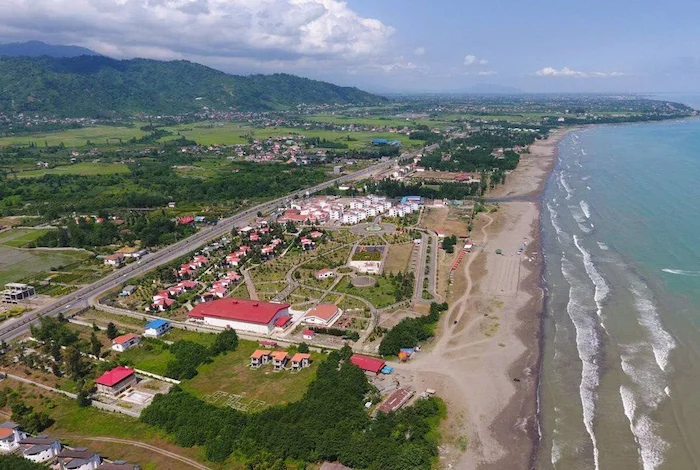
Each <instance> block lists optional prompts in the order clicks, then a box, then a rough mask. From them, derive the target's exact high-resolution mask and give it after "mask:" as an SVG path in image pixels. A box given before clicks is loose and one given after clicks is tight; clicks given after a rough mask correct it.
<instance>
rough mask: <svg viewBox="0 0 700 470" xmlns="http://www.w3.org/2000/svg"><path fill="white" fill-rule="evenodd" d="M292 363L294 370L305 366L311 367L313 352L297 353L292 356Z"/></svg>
mask: <svg viewBox="0 0 700 470" xmlns="http://www.w3.org/2000/svg"><path fill="white" fill-rule="evenodd" d="M291 363H292V370H293V371H300V370H301V369H303V368H305V367H309V366H310V365H311V354H308V353H296V354H295V355H294V356H292V360H291Z"/></svg>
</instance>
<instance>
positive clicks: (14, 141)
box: [0, 125, 146, 147]
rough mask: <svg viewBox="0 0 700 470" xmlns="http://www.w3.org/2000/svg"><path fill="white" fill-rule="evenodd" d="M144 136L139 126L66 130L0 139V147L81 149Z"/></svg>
mask: <svg viewBox="0 0 700 470" xmlns="http://www.w3.org/2000/svg"><path fill="white" fill-rule="evenodd" d="M144 135H146V133H145V132H143V131H142V130H141V129H139V126H138V125H136V126H134V127H118V126H95V127H85V128H82V129H68V130H64V131H59V132H46V133H42V134H31V135H22V136H13V137H2V138H0V147H2V146H7V145H29V144H31V143H34V144H36V145H38V146H43V145H44V143H47V144H48V145H50V146H54V145H60V144H61V143H63V145H65V146H66V147H83V146H86V145H88V144H87V141H88V140H89V141H90V142H91V143H92V144H93V145H97V146H99V145H108V144H110V143H111V144H114V143H115V142H117V143H118V142H119V139H121V140H129V139H131V138H132V137H136V138H137V139H138V138H139V137H143V136H144Z"/></svg>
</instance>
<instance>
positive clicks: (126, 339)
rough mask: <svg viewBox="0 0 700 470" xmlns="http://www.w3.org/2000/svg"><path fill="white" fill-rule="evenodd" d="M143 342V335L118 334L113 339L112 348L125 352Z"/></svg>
mask: <svg viewBox="0 0 700 470" xmlns="http://www.w3.org/2000/svg"><path fill="white" fill-rule="evenodd" d="M140 342H141V337H140V336H139V335H135V334H133V333H127V334H125V335H121V336H117V337H116V338H114V339H113V340H112V349H113V350H114V351H117V352H124V351H126V350H127V349H129V348H131V347H133V346H136V345H138V344H139V343H140Z"/></svg>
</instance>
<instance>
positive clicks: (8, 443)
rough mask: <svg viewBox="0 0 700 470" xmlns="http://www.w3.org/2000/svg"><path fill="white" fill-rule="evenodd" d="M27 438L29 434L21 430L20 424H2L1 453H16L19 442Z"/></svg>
mask: <svg viewBox="0 0 700 470" xmlns="http://www.w3.org/2000/svg"><path fill="white" fill-rule="evenodd" d="M26 437H27V433H26V432H24V431H22V430H21V429H20V428H19V424H17V423H14V422H12V421H6V422H4V423H2V424H0V452H2V453H4V454H6V453H8V452H14V451H15V449H17V448H18V447H19V442H20V441H21V440H22V439H24V438H26Z"/></svg>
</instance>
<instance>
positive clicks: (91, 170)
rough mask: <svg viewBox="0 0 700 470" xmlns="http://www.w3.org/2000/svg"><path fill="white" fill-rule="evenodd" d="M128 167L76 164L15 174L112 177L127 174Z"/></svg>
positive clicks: (29, 175) (21, 176)
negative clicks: (117, 174)
mask: <svg viewBox="0 0 700 470" xmlns="http://www.w3.org/2000/svg"><path fill="white" fill-rule="evenodd" d="M129 171H130V170H129V167H128V166H126V165H124V164H121V163H89V162H83V163H76V164H73V165H62V166H57V167H55V168H43V169H40V170H30V171H22V172H19V173H16V175H17V176H18V177H20V178H39V177H41V176H44V175H83V176H95V175H113V174H116V173H128V172H129Z"/></svg>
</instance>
